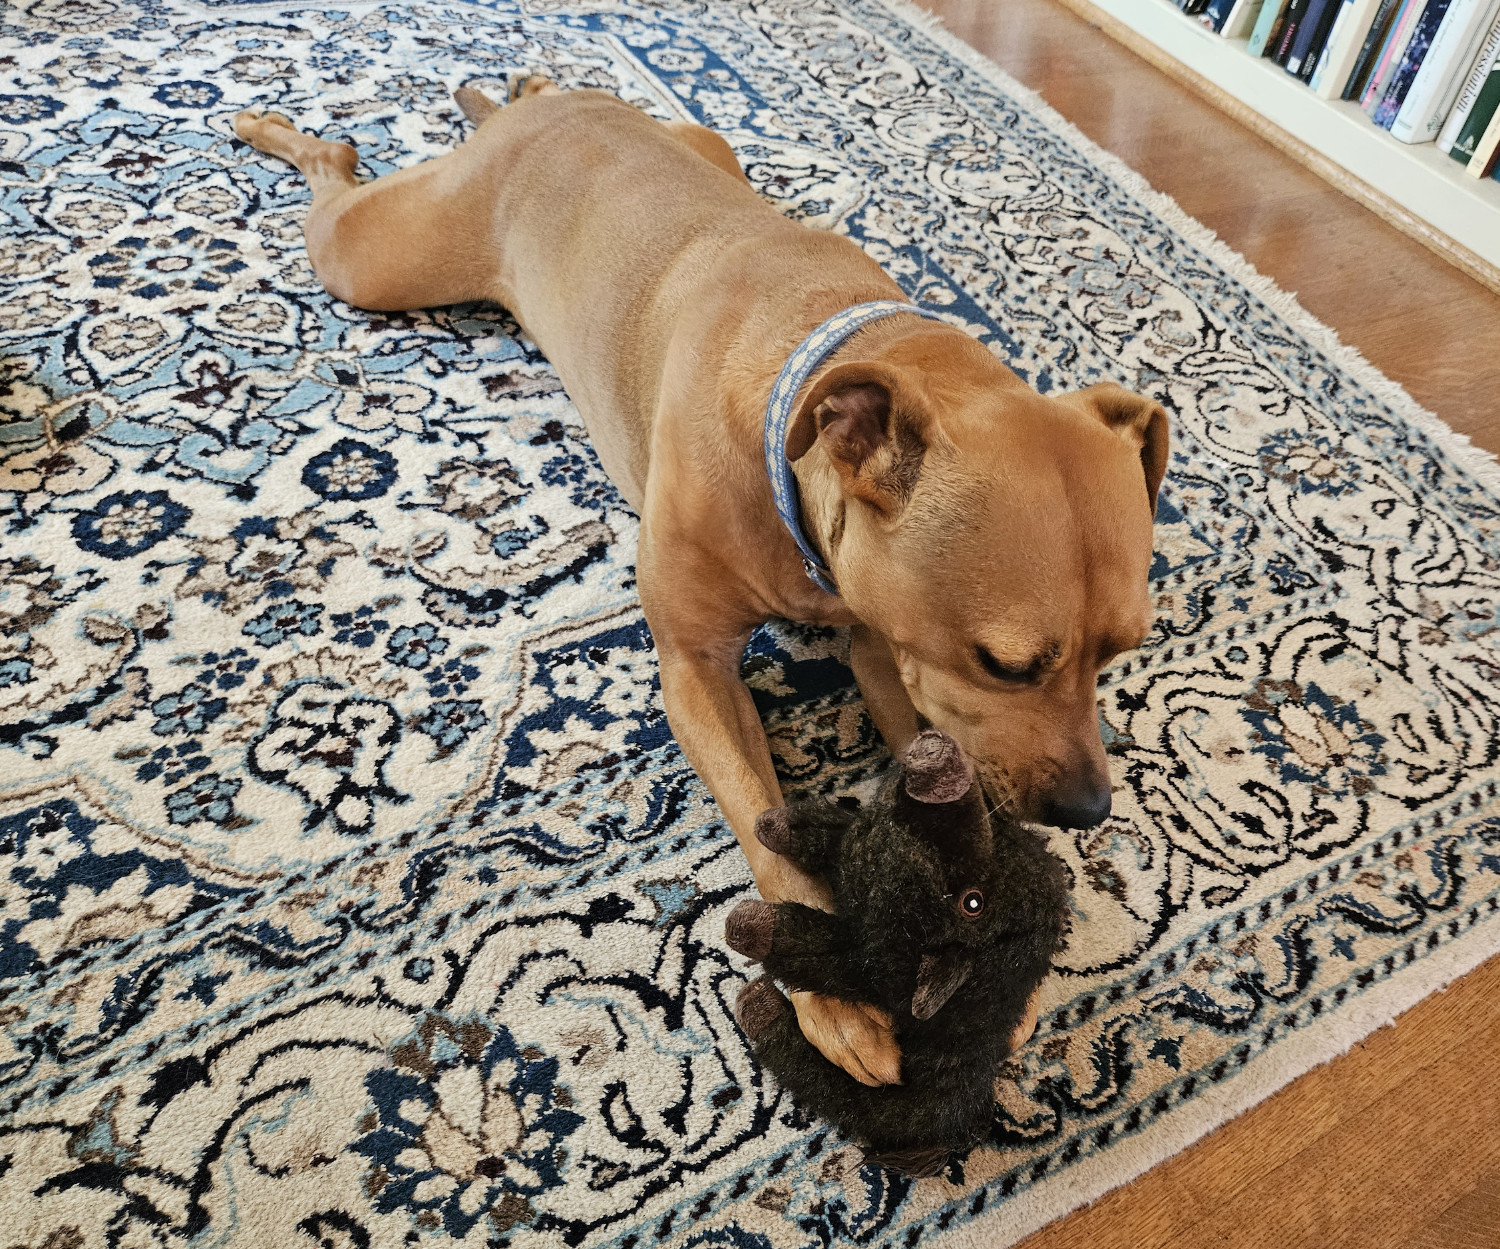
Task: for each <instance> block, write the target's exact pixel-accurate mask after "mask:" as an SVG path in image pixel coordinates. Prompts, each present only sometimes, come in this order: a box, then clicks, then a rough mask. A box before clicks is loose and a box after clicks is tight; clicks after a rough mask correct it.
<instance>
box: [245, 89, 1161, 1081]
mask: <svg viewBox="0 0 1500 1249" xmlns="http://www.w3.org/2000/svg"><path fill="white" fill-rule="evenodd" d="M518 94H519V95H520V96H521V97H522V98H519V99H518V100H516V102H514V103H512V104H511V105H509V106H507V107H505V108H499V109H497V108H495V106H494V105H493V104H492V103H491V102H490V101H488V100H487V99H485V98H484V97H483V96H482V95H480V94H479V93H477V92H473V91H468V90H461V91H459V92H458V93H457V97H458V100H459V103H460V105H461V106H462V107H463V108H464V111H465V112H466V113H468V114H469V116H470V117H471V118H473V119H474V120H476V121H480V122H481V123H482V124H481V125H480V127H479V130H478V132H477V133H476V134H475V135H474V136H473V137H472V138H471V139H469V141H468V142H466V143H465V144H463V145H462V146H461V147H460V148H458V149H457V150H456V151H454V152H453V153H451V154H450V155H447V156H444V157H441V158H439V159H436V160H430V161H427V162H425V163H423V164H420V165H417V166H415V167H414V168H411V169H404V170H401V171H400V172H398V173H393V174H390V175H388V176H386V177H383V178H379V179H377V180H376V181H374V182H370V183H366V184H360V183H358V182H357V181H356V180H355V177H354V168H355V164H356V161H357V159H358V158H357V155H356V153H355V151H354V149H353V148H352V147H350V146H348V145H347V144H337V143H327V142H323V141H321V140H318V139H314V138H311V137H310V136H307V135H304V134H301V133H299V132H298V131H297V130H295V129H294V128H293V127H292V125H291V123H290V122H288V121H287V120H286V119H285V118H283V117H280V116H277V115H275V114H265V115H261V114H259V113H256V112H245V113H241V114H240V115H239V116H238V117H236V118H235V121H234V127H235V131H236V132H237V133H238V134H239V135H240V137H241V138H243V139H244V140H245V141H246V142H248V143H250V144H252V145H253V146H254V147H256V148H258V149H259V150H261V151H263V152H268V153H271V154H272V155H275V156H280V157H282V158H284V159H286V160H288V161H291V162H292V163H293V164H295V165H296V166H297V167H298V168H299V169H300V170H301V171H302V172H303V173H304V174H305V175H306V176H307V178H308V181H309V182H310V183H311V186H312V192H313V203H312V209H311V211H310V212H309V214H308V219H307V227H306V232H307V250H308V255H309V257H310V259H311V261H312V265H313V268H314V269H315V270H316V272H317V274H318V277H319V278H320V279H321V280H322V282H323V284H324V286H325V287H327V289H328V290H329V292H330V293H332V294H333V295H335V296H337V297H338V298H340V299H342V300H345V301H346V302H348V303H351V304H354V305H356V306H358V307H362V308H373V309H384V310H396V309H414V308H425V307H432V306H435V305H441V304H450V303H458V302H461V301H465V300H473V299H488V300H493V301H495V302H496V303H499V304H503V305H504V306H505V307H506V308H508V309H510V311H511V312H512V313H513V314H514V315H515V317H516V319H517V320H518V321H519V322H520V324H521V325H522V326H523V327H524V328H525V330H526V332H527V334H528V335H530V336H531V338H532V339H534V340H535V341H536V343H537V344H538V345H539V346H540V347H541V349H542V350H543V351H544V352H545V353H546V355H547V358H548V359H549V360H550V361H551V362H552V364H553V365H554V366H555V367H556V369H557V371H558V373H559V375H560V376H561V378H562V381H563V384H564V385H565V386H566V387H567V391H568V394H569V395H570V396H571V397H572V399H573V401H574V403H576V404H577V406H578V410H579V412H580V413H581V414H582V416H583V420H584V422H585V424H586V425H587V426H588V430H589V433H590V435H591V437H592V439H593V441H594V445H595V446H596V448H597V449H598V452H599V458H600V460H601V461H602V462H603V465H604V468H605V470H606V471H607V472H608V473H609V475H610V477H611V478H612V479H613V480H614V482H615V484H616V485H617V486H618V487H619V489H620V492H621V493H622V494H623V495H624V496H625V498H626V499H627V500H628V501H629V503H630V505H631V506H632V507H633V508H634V509H635V510H636V511H637V512H638V513H639V515H640V518H641V528H640V549H639V554H638V557H637V579H638V583H639V586H640V596H641V605H642V607H643V608H644V610H645V614H646V619H647V622H648V623H649V625H650V627H651V633H652V636H653V637H654V639H655V642H656V648H657V651H658V654H659V656H660V661H661V686H662V698H663V701H664V702H665V704H666V711H667V717H668V720H669V721H670V723H671V726H672V731H673V733H674V734H675V735H676V737H677V740H678V742H679V743H681V745H682V748H683V750H684V751H685V752H686V753H687V757H688V759H689V761H690V762H691V763H692V765H693V767H694V768H695V769H697V772H698V775H699V776H701V777H702V778H703V780H704V782H705V783H706V784H707V785H708V787H709V789H710V790H711V791H712V792H713V795H714V797H715V799H717V801H718V803H719V808H720V810H721V811H722V812H723V814H724V818H725V819H726V820H728V822H729V825H730V827H731V828H732V829H733V830H734V834H735V836H736V838H738V840H739V843H740V846H741V847H742V849H743V850H744V853H745V857H746V858H747V859H748V860H749V864H750V869H751V871H752V872H753V873H754V875H755V882H756V885H757V886H758V887H759V889H760V892H761V894H762V895H763V896H764V897H765V898H767V899H769V900H773V901H774V900H797V901H803V902H806V903H808V904H810V905H814V906H825V907H826V906H827V905H828V900H827V899H828V895H827V893H826V890H825V889H824V887H823V886H822V884H821V883H820V882H818V881H815V880H813V879H810V878H808V877H805V876H803V875H801V874H800V873H799V872H797V871H796V870H795V869H794V868H793V867H792V866H791V865H790V864H789V863H788V862H787V861H786V860H784V859H782V858H780V857H779V856H777V855H775V854H772V853H771V852H770V851H768V850H767V849H766V848H765V847H764V846H762V845H761V844H760V842H759V841H757V840H756V838H755V836H754V833H753V829H754V825H755V818H756V816H757V815H759V814H760V813H761V812H762V811H764V810H766V809H767V808H768V807H776V806H780V805H782V798H781V791H780V788H779V786H778V784H777V780H776V774H775V771H774V770H773V768H772V765H771V755H770V751H769V749H768V747H767V743H766V737H765V733H764V730H763V729H762V727H761V724H760V720H759V717H758V716H757V714H756V710H755V705H754V703H753V702H752V701H751V697H750V692H749V690H748V689H747V688H746V687H745V685H744V684H743V683H742V682H741V680H740V671H739V669H740V660H741V655H742V653H743V651H744V648H745V644H746V641H747V640H748V638H749V636H750V633H751V631H752V630H753V629H754V628H755V627H756V626H757V625H759V624H760V623H762V622H763V621H765V620H766V619H768V618H769V617H772V616H781V617H786V618H790V619H793V620H800V621H809V622H815V623H819V624H825V625H847V626H849V628H850V636H851V648H850V658H851V663H852V665H853V668H854V672H855V675H856V677H857V678H858V680H859V685H860V689H861V691H862V693H863V694H864V698H865V703H866V706H867V707H868V708H869V711H870V714H871V716H872V717H873V719H874V721H875V724H876V726H877V727H878V728H879V730H880V732H881V733H882V735H883V736H884V737H885V740H886V742H887V744H888V745H889V746H890V748H891V749H892V750H893V751H896V752H900V751H901V750H902V749H904V747H905V746H906V745H907V743H908V742H909V741H910V739H911V738H912V737H913V736H914V735H915V733H916V732H917V728H918V723H919V717H925V719H927V720H929V721H931V723H933V724H934V725H936V726H937V727H939V728H941V729H943V730H944V731H945V732H947V733H948V734H950V735H951V736H952V737H954V738H956V739H957V740H958V741H959V743H960V744H961V745H962V746H963V748H964V750H965V751H966V752H967V753H968V755H969V756H970V758H972V759H973V760H975V761H976V764H977V766H978V768H979V772H980V776H981V778H982V780H983V782H984V784H985V786H986V789H987V791H988V792H989V793H991V794H992V795H996V796H999V797H1001V798H1002V799H1003V800H1004V801H1005V802H1006V803H1007V804H1008V805H1009V806H1011V807H1012V808H1013V809H1014V810H1015V812H1016V813H1017V814H1019V815H1020V816H1022V817H1023V818H1030V819H1038V820H1041V821H1043V822H1046V823H1053V824H1061V825H1071V826H1078V827H1086V826H1090V825H1093V824H1096V823H1098V822H1099V821H1100V820H1102V819H1103V818H1104V817H1105V816H1106V815H1107V814H1108V812H1109V806H1110V781H1109V772H1108V767H1107V764H1106V761H1105V756H1104V749H1103V746H1102V744H1101V742H1100V738H1099V728H1098V720H1097V710H1096V706H1095V693H1094V685H1095V678H1096V676H1097V674H1098V672H1099V669H1100V668H1101V667H1102V666H1103V665H1104V664H1105V663H1107V662H1108V661H1109V660H1110V659H1111V658H1112V657H1113V656H1115V655H1116V654H1118V653H1119V652H1120V651H1123V650H1127V649H1129V648H1131V647H1134V646H1137V645H1139V644H1140V642H1141V640H1142V639H1143V638H1144V637H1145V636H1146V633H1147V630H1148V629H1149V627H1150V624H1151V605H1150V601H1149V599H1148V597H1147V589H1146V577H1147V570H1148V567H1149V564H1150V560H1151V523H1152V514H1153V511H1154V507H1155V500H1156V492H1157V488H1158V486H1159V485H1160V483H1161V478H1162V473H1163V471H1164V469H1165V466H1166V461H1167V422H1166V416H1165V414H1164V412H1163V411H1162V409H1161V408H1160V407H1159V406H1157V405H1156V404H1154V403H1152V402H1150V401H1149V400H1147V399H1144V398H1141V397H1140V396H1138V395H1134V394H1130V393H1128V392H1126V391H1124V390H1122V389H1120V388H1119V387H1118V386H1114V385H1101V386H1093V387H1090V388H1089V389H1087V390H1082V391H1079V392H1076V393H1074V394H1069V395H1062V396H1053V397H1046V398H1044V397H1042V396H1041V395H1039V394H1037V393H1036V392H1035V391H1033V390H1031V389H1030V388H1028V387H1027V386H1026V385H1025V384H1024V383H1022V382H1021V381H1020V379H1019V378H1017V377H1016V375H1015V374H1014V373H1012V372H1011V371H1010V370H1009V369H1007V368H1006V367H1005V366H1004V365H1002V364H1001V363H999V361H997V360H996V359H995V357H994V356H993V355H991V354H990V352H989V351H988V350H986V349H985V348H984V347H983V346H982V345H981V344H979V343H978V342H976V341H975V340H974V339H973V338H971V337H969V336H968V335H967V334H964V333H962V332H961V331H959V330H958V329H955V328H953V327H951V326H947V325H944V324H941V323H936V322H933V321H930V320H922V319H920V318H918V317H916V316H911V315H906V314H898V315H895V316H892V317H889V318H886V319H884V320H880V321H876V322H875V323H873V324H872V325H870V326H868V327H866V328H864V329H862V330H860V331H859V332H858V333H857V334H855V335H854V336H853V337H852V338H850V339H849V340H848V341H847V342H846V343H845V344H844V345H843V346H842V347H841V348H840V349H839V350H838V351H837V352H836V353H835V354H834V355H832V356H830V357H829V359H828V360H827V361H826V362H825V364H824V365H823V366H822V367H821V369H820V370H819V371H818V372H817V373H815V374H814V375H813V377H812V378H811V379H810V380H809V382H808V383H807V385H806V386H805V387H804V388H803V391H802V392H801V394H800V395H799V397H798V399H797V401H796V404H795V407H794V414H793V417H792V423H791V426H790V429H789V433H788V437H787V444H786V445H787V454H788V456H789V457H790V458H791V459H792V460H794V461H795V464H794V469H795V473H796V477H797V480H798V483H799V486H800V491H801V496H802V512H803V523H804V527H805V528H806V530H807V531H808V533H809V534H810V535H811V537H812V539H813V541H814V542H815V543H816V545H817V547H818V549H819V550H820V551H821V552H822V554H823V556H824V563H825V565H826V566H827V567H828V568H830V569H831V570H832V571H833V574H834V576H835V578H836V580H837V584H838V587H839V590H840V593H839V595H838V596H837V597H835V596H834V595H831V594H828V593H826V592H824V591H823V590H820V589H819V588H818V587H817V586H815V585H814V584H813V583H812V582H811V581H810V580H809V579H808V577H807V576H806V575H804V571H803V566H802V560H801V557H800V556H799V554H798V551H797V548H796V546H795V545H794V544H793V541H792V539H791V538H790V537H789V535H788V533H787V531H786V529H785V528H784V527H783V525H782V523H781V521H780V519H779V518H778V515H777V512H776V510H775V507H774V505H773V502H772V495H771V490H770V488H769V485H768V481H767V475H766V468H765V463H764V460H763V452H762V425H763V421H764V417H765V411H766V402H767V396H768V395H769V393H770V390H771V387H772V385H773V383H774V382H775V380H776V377H777V375H778V373H779V371H780V370H781V368H782V365H783V364H784V363H785V362H786V360H787V357H788V355H789V354H790V353H791V352H792V351H793V350H794V349H795V348H796V347H797V345H798V344H799V343H800V342H801V340H802V339H803V338H804V336H806V335H807V334H808V333H809V332H810V331H811V330H812V329H813V328H814V327H816V326H817V325H818V324H819V323H820V322H822V321H823V320H824V319H825V318H827V317H829V316H831V315H833V314H834V313H837V312H839V311H841V310H843V309H845V308H848V307H851V306H852V305H855V304H859V303H862V302H865V301H870V300H886V299H894V300H903V301H904V300H905V296H904V295H903V294H902V292H901V290H900V288H898V287H897V286H896V284H895V283H894V282H893V281H891V279H890V278H889V277H887V276H886V274H885V273H884V272H883V271H882V270H881V269H880V267H879V266H878V265H877V264H876V263H875V262H874V261H873V260H871V259H870V258H869V257H868V256H866V255H865V254H864V252H862V251H861V250H860V249H859V247H857V246H856V245H855V244H854V243H853V242H851V241H850V240H848V239H846V238H842V237H839V236H837V235H833V234H826V233H820V232H817V231H814V230H810V229H807V228H805V227H804V226H801V225H798V224H797V223H795V222H793V221H790V220H788V219H787V218H785V217H783V216H781V215H780V214H779V213H778V212H777V211H776V210H775V209H774V208H772V207H771V205H770V204H768V203H767V202H765V201H764V200H762V199H760V198H759V197H758V196H757V195H756V194H755V193H754V192H753V191H752V190H751V189H750V186H749V183H748V182H747V181H746V179H745V177H744V174H743V173H742V172H741V170H740V167H739V165H738V163H737V161H736V160H735V156H734V153H733V152H732V150H731V149H730V147H729V145H728V144H727V143H725V141H724V140H723V139H722V138H720V137H719V136H718V135H716V134H714V133H713V132H712V131H709V130H705V129H703V128H702V127H698V126H691V125H686V124H684V123H680V122H675V123H661V122H657V121H654V120H652V119H651V118H649V117H648V116H646V115H645V114H644V113H641V112H639V111H638V110H637V109H635V108H633V107H631V106H630V105H627V104H625V103H623V102H622V101H620V100H618V99H616V98H615V97H613V96H611V95H608V94H605V93H602V92H598V91H576V92H561V91H559V90H558V89H557V88H556V87H555V86H554V85H553V84H551V83H550V82H548V81H547V80H545V79H540V78H531V79H528V80H526V81H525V82H524V83H523V84H522V86H521V90H520V92H519V93H518ZM796 1005H797V1011H798V1016H799V1019H800V1021H801V1024H802V1028H803V1031H804V1032H805V1033H806V1034H807V1036H808V1038H809V1039H810V1040H811V1041H812V1042H813V1043H814V1044H815V1045H817V1046H818V1048H819V1049H820V1050H822V1052H823V1053H824V1054H826V1055H827V1056H828V1057H829V1058H830V1059H832V1060H833V1061H834V1062H837V1063H838V1064H839V1065H840V1066H842V1067H843V1068H844V1069H845V1070H847V1071H849V1072H850V1074H852V1075H854V1076H855V1077H856V1078H858V1079H861V1080H863V1081H864V1082H866V1083H870V1084H874V1083H881V1082H895V1081H897V1080H898V1079H899V1073H900V1056H899V1054H898V1052H897V1051H896V1049H895V1046H894V1044H893V1043H892V1041H891V1039H890V1033H889V1021H888V1020H887V1019H886V1018H885V1017H884V1016H883V1015H881V1014H880V1012H878V1011H876V1010H874V1008H870V1007H861V1006H857V1005H854V1004H850V1003H845V1002H840V1001H837V1000H835V999H831V998H820V997H816V996H814V995H810V994H799V995H796ZM1026 1031H1027V1032H1029V1028H1027V1029H1026ZM1023 1039H1024V1038H1023Z"/></svg>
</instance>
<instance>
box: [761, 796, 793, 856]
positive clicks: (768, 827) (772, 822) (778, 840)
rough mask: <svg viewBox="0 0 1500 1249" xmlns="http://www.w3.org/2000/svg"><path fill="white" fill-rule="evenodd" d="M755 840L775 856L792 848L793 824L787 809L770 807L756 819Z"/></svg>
mask: <svg viewBox="0 0 1500 1249" xmlns="http://www.w3.org/2000/svg"><path fill="white" fill-rule="evenodd" d="M755 839H756V840H757V841H758V842H760V844H761V845H763V846H764V847H765V848H766V849H767V850H769V851H771V852H772V853H773V854H781V855H784V854H786V852H787V851H788V850H790V849H791V848H792V823H791V820H790V818H789V816H788V812H787V809H786V808H785V807H768V808H767V809H766V810H764V811H762V812H761V813H760V814H759V815H758V816H756V817H755Z"/></svg>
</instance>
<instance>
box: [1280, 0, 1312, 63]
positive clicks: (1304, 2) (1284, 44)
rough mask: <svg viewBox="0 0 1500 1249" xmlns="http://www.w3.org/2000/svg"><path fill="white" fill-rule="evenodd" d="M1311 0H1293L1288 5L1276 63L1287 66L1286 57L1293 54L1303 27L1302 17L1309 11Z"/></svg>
mask: <svg viewBox="0 0 1500 1249" xmlns="http://www.w3.org/2000/svg"><path fill="white" fill-rule="evenodd" d="M1310 3H1311V0H1292V2H1291V4H1289V5H1287V10H1286V21H1285V22H1283V23H1282V26H1281V38H1280V40H1278V42H1277V44H1276V52H1275V55H1274V56H1272V58H1271V59H1272V60H1273V61H1275V62H1276V64H1278V65H1280V66H1283V67H1285V65H1286V59H1287V57H1289V56H1290V55H1291V54H1292V44H1293V43H1295V42H1296V40H1297V32H1298V31H1299V30H1301V29H1302V18H1303V17H1304V16H1305V15H1306V13H1307V6H1308V5H1309V4H1310Z"/></svg>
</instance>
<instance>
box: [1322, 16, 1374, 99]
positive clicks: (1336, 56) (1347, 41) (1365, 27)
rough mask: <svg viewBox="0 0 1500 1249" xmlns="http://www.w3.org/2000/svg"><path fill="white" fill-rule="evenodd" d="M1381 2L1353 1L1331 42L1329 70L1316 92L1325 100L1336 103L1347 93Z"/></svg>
mask: <svg viewBox="0 0 1500 1249" xmlns="http://www.w3.org/2000/svg"><path fill="white" fill-rule="evenodd" d="M1379 9H1380V4H1379V0H1350V4H1349V7H1348V9H1346V10H1345V14H1344V16H1343V17H1342V19H1341V20H1342V21H1343V25H1342V26H1341V27H1339V29H1338V31H1337V33H1335V34H1333V35H1330V36H1329V39H1328V67H1327V68H1326V69H1325V70H1324V71H1323V80H1322V82H1321V83H1319V84H1318V87H1317V92H1318V94H1319V95H1320V96H1322V97H1323V99H1325V100H1336V99H1338V98H1339V97H1340V96H1342V95H1343V93H1344V87H1345V85H1346V84H1347V83H1348V81H1349V75H1350V74H1351V73H1353V71H1354V64H1355V60H1356V59H1357V58H1358V56H1359V51H1360V49H1361V48H1362V47H1363V46H1364V43H1365V37H1366V36H1367V35H1368V34H1369V33H1370V27H1371V25H1372V24H1373V23H1374V21H1375V17H1376V14H1377V13H1378V12H1379Z"/></svg>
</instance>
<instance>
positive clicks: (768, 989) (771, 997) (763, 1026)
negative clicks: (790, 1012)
mask: <svg viewBox="0 0 1500 1249" xmlns="http://www.w3.org/2000/svg"><path fill="white" fill-rule="evenodd" d="M790 1005H791V1003H789V1002H788V1001H787V1000H786V998H784V997H782V996H781V990H779V989H778V988H777V987H776V986H775V985H774V984H772V983H771V981H770V979H769V978H768V977H766V976H761V977H759V978H758V979H756V980H752V981H751V982H750V983H749V984H747V985H746V986H745V987H744V988H743V989H741V990H740V995H739V997H738V998H736V999H735V1003H734V1020H735V1022H736V1023H737V1024H739V1026H740V1031H742V1032H743V1033H744V1034H745V1035H746V1036H747V1037H749V1038H750V1039H751V1040H752V1041H758V1040H759V1039H760V1038H761V1037H763V1036H765V1034H766V1033H767V1032H768V1031H769V1030H770V1029H771V1027H772V1025H774V1024H775V1022H776V1021H777V1020H778V1019H780V1018H781V1016H782V1013H783V1012H784V1011H786V1010H787V1009H788V1008H789V1007H790Z"/></svg>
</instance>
